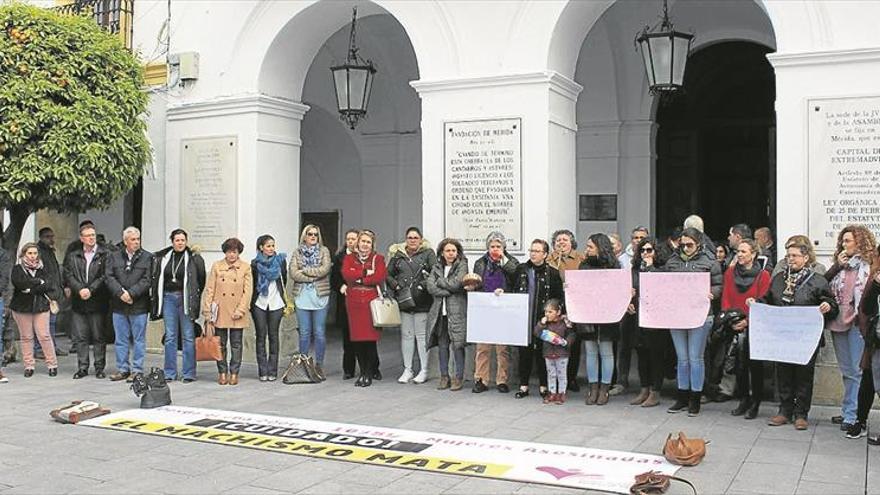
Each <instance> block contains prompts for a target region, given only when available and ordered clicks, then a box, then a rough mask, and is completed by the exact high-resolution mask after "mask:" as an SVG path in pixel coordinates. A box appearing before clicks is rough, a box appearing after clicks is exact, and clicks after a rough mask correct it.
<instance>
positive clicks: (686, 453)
mask: <svg viewBox="0 0 880 495" xmlns="http://www.w3.org/2000/svg"><path fill="white" fill-rule="evenodd" d="M663 456H664V457H666V460H667V461H669V462H671V463H673V464H677V465H679V466H696V465H697V464H699V463H700V461H702V460H703V457H705V456H706V441H705V440H703V439H702V438H688V437H686V436H685V435H684V432H683V431H680V432H678V437H676V438H673V437H672V433H670V434H669V436H668V437H666V444H665V445H664V446H663Z"/></svg>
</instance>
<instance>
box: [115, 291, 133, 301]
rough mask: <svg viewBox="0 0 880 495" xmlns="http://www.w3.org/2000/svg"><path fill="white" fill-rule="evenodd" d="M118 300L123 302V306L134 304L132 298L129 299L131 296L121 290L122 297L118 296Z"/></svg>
mask: <svg viewBox="0 0 880 495" xmlns="http://www.w3.org/2000/svg"><path fill="white" fill-rule="evenodd" d="M119 299H120V300H121V301H122V302H124V303H125V304H132V303H134V301H133V300H132V298H131V294H129V293H128V291H127V290H123V291H122V295H121V296H119Z"/></svg>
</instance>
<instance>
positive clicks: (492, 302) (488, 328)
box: [467, 292, 531, 346]
mask: <svg viewBox="0 0 880 495" xmlns="http://www.w3.org/2000/svg"><path fill="white" fill-rule="evenodd" d="M530 322H531V318H529V295H528V294H501V295H500V296H496V295H495V294H494V293H492V292H469V293H468V311H467V341H468V342H470V343H475V344H500V345H518V346H525V345H529V331H530V330H531V329H530V328H529V323H530Z"/></svg>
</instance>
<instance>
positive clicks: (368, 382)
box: [361, 376, 373, 387]
mask: <svg viewBox="0 0 880 495" xmlns="http://www.w3.org/2000/svg"><path fill="white" fill-rule="evenodd" d="M372 384H373V377H372V376H365V377H364V384H363V385H361V387H369V386H370V385H372Z"/></svg>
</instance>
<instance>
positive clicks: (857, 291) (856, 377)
mask: <svg viewBox="0 0 880 495" xmlns="http://www.w3.org/2000/svg"><path fill="white" fill-rule="evenodd" d="M876 248H877V243H876V241H875V240H874V234H872V233H871V231H870V230H868V229H867V228H866V227H864V226H862V225H848V226H846V227H844V229H843V230H841V231H840V234H839V235H838V236H837V251H835V253H834V258H833V259H834V261H835V263H834V265H832V266H831V268H830V269H829V270H828V272H827V273H825V280H828V282H829V283H830V284H831V292H832V293H833V294H834V299H835V300H836V301H837V305H838V307H839V308H840V311H839V312H838V314H837V317H836V318H835V319H833V320H831V321H830V322H829V323H828V329H829V330H831V342H832V343H833V344H834V355H835V356H837V365H838V366H839V367H840V374H841V375H842V376H843V401H842V403H841V415H840V416H834V417H832V418H831V421H832V422H833V423H835V424H840V429H841V430H844V431H846V430H848V429H849V428H851V427H852V426H853V425H854V424H855V423H856V419H857V418H856V408H857V404H858V395H859V382H860V381H861V380H862V370H861V368H860V367H859V361H860V360H861V359H862V352H864V350H865V340H864V339H863V338H862V334H861V333H860V332H859V326H858V319H857V316H858V309H859V308H858V306H859V302H861V300H862V293H863V292H864V291H865V285H866V284H867V283H868V278H869V276H870V273H871V265H872V264H873V263H874V260H875V258H876V256H877V253H876Z"/></svg>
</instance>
